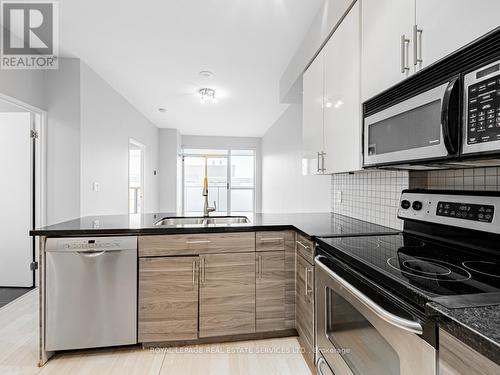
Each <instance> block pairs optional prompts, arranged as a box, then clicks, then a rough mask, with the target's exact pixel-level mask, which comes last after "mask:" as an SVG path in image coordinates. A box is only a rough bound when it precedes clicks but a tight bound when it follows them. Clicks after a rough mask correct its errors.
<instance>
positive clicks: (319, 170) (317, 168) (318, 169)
mask: <svg viewBox="0 0 500 375" xmlns="http://www.w3.org/2000/svg"><path fill="white" fill-rule="evenodd" d="M317 156H318V158H317V161H318V165H317V167H316V172H321V169H320V168H319V163H320V162H319V158H320V157H321V152H318V155H317Z"/></svg>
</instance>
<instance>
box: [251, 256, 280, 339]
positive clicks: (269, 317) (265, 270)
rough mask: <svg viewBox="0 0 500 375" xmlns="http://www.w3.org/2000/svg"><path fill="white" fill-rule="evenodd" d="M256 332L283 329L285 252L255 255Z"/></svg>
mask: <svg viewBox="0 0 500 375" xmlns="http://www.w3.org/2000/svg"><path fill="white" fill-rule="evenodd" d="M256 261H257V264H256V266H257V276H256V313H255V314H256V324H257V327H256V330H257V332H268V331H279V330H283V329H285V328H286V327H285V252H284V251H266V252H260V253H257V255H256Z"/></svg>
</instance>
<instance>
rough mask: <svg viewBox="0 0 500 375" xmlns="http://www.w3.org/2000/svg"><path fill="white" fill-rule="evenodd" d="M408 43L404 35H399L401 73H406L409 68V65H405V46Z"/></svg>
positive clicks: (408, 40)
mask: <svg viewBox="0 0 500 375" xmlns="http://www.w3.org/2000/svg"><path fill="white" fill-rule="evenodd" d="M409 45H410V39H408V38H406V35H405V34H403V35H401V73H403V74H404V73H406V72H407V71H409V70H410V67H409V66H408V65H407V59H406V55H407V53H406V52H407V46H409Z"/></svg>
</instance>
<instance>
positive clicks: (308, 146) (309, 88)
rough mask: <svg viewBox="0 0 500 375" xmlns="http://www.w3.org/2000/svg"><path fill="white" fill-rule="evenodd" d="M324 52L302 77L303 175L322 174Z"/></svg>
mask: <svg viewBox="0 0 500 375" xmlns="http://www.w3.org/2000/svg"><path fill="white" fill-rule="evenodd" d="M323 51H324V50H322V51H321V52H320V54H319V55H318V56H317V57H316V58H315V59H314V61H313V62H312V63H311V65H310V66H309V68H308V69H307V70H306V71H305V72H304V75H303V77H302V80H303V81H302V89H303V94H302V95H303V96H302V163H303V165H302V169H303V173H304V174H322V173H323V170H322V158H321V157H320V158H318V155H319V154H320V153H322V152H323V150H324V142H323V141H324V135H323V95H324V79H323V76H324V72H323V69H324V52H323Z"/></svg>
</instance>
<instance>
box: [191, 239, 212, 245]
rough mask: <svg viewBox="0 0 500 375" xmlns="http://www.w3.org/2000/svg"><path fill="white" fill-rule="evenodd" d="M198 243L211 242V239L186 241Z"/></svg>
mask: <svg viewBox="0 0 500 375" xmlns="http://www.w3.org/2000/svg"><path fill="white" fill-rule="evenodd" d="M197 243H210V241H209V240H193V241H186V244H188V245H189V244H197Z"/></svg>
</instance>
